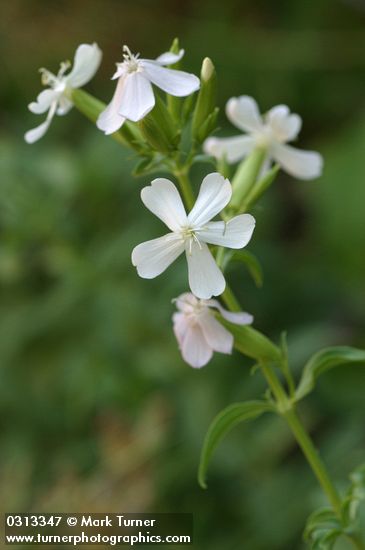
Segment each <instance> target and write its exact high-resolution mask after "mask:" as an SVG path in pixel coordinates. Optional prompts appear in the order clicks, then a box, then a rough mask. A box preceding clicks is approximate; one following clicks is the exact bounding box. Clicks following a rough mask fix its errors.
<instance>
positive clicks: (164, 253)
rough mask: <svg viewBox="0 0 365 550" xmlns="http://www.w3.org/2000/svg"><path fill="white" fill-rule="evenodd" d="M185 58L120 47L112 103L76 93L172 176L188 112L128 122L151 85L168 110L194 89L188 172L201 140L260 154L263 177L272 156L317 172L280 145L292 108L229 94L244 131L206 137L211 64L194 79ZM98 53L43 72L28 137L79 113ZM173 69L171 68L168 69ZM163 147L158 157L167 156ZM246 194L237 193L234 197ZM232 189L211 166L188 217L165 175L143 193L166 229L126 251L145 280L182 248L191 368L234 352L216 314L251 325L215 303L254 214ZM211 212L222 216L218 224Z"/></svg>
mask: <svg viewBox="0 0 365 550" xmlns="http://www.w3.org/2000/svg"><path fill="white" fill-rule="evenodd" d="M183 55H184V50H181V49H179V48H178V47H175V48H174V49H173V51H170V52H165V53H163V54H162V55H160V56H159V57H157V58H156V59H143V58H140V56H139V54H136V55H135V54H132V53H131V51H130V49H129V48H128V47H127V46H124V48H123V61H122V62H120V63H117V64H116V67H117V68H116V72H115V74H114V75H113V76H112V79H113V80H117V85H116V89H115V92H114V95H113V97H112V100H111V101H110V103H109V105H107V106H104V107H100V105H102V104H101V103H100V102H96V103H97V105H98V107H95V105H96V103H95V100H94V98H92V96H90V95H87V94H86V95H85V96H83V97H84V98H85V97H86V98H88V99H87V100H88V102H89V103H88V105H89V107H88V109H89V110H88V113H87V114H88V116H89V118H91V119H92V120H93V121H94V122H95V123H96V126H97V127H98V128H99V129H100V130H101V131H103V132H104V133H105V134H107V135H109V134H116V133H117V132H119V131H120V132H123V131H124V129H125V127H126V126H128V128H134V130H133V132H132V134H133V138H132V141H131V143H132V146H135V142H136V141H137V142H138V147H139V149H138V150H139V151H142V153H141V154H142V155H145V157H146V158H145V159H144V160H143V162H144V163H145V164H146V163H147V166H150V165H152V166H154V167H156V166H158V167H159V166H160V167H164V168H166V167H170V168H171V167H172V168H171V171H172V173H173V174H174V175H175V176H176V177H177V179H178V180H179V174H181V165H180V164H179V162H180V163H181V160H179V159H181V158H182V157H183V156H184V155H185V156H186V153H185V152H184V153H183V150H182V149H181V150H179V149H178V146H177V145H176V143H177V142H176V139H179V136H181V135H182V134H183V132H182V128H179V127H177V126H176V124H177V122H176V121H177V120H178V121H179V123H180V124H181V125H182V126H183V125H184V124H187V128H189V126H188V123H187V122H186V121H187V118H186V117H187V116H189V112H191V109H190V111H189V108H188V107H187V108H186V109H185V111H184V109H182V108H178V110H177V111H174V112H173V113H172V112H169V108H168V107H166V106H165V107H163V109H165V111H163V112H162V118H160V120H159V122H158V124H157V126H156V125H155V126H153V125H152V126H151V125H150V126H149V134H143V126H142V127H140V126H138V127H137V126H135V127H134V126H133V124H135V123H139V122H140V121H142V120H143V119H145V118H146V117H148V115H149V113H151V111H153V110H154V108H155V106H156V109H157V105H156V98H155V94H154V88H153V86H156V87H157V88H159V89H160V90H162V91H163V92H165V93H166V94H167V98H168V101H167V106H171V104H172V102H171V96H172V97H173V98H174V97H181V98H183V97H187V96H190V95H191V94H193V93H194V92H197V91H198V90H200V91H199V95H198V98H197V101H196V104H195V111H194V112H193V114H192V116H191V120H192V123H191V125H190V128H191V130H190V131H191V143H192V145H191V149H190V153H189V154H188V155H187V158H188V159H190V160H189V163H190V164H187V168H188V169H189V167H190V166H191V164H192V162H193V161H194V156H195V155H196V153H197V148H198V146H199V145H201V144H203V149H204V151H205V153H207V154H208V155H211V156H213V157H215V158H216V159H218V160H221V159H225V160H226V161H228V162H229V163H235V162H237V161H240V160H242V159H244V158H245V157H246V156H248V155H250V154H251V152H254V151H255V150H257V149H260V150H263V151H264V152H265V159H264V162H263V164H262V165H261V166H260V170H259V172H260V173H261V174H263V173H264V172H265V171H267V169H268V168H269V166H270V165H271V164H272V162H274V161H275V162H276V163H278V164H279V165H280V166H281V167H282V168H283V169H284V170H286V171H287V172H288V173H289V174H292V175H294V176H296V177H298V178H302V179H310V178H314V177H317V176H318V175H319V174H320V172H321V168H322V159H321V156H320V155H319V154H318V153H315V152H311V151H300V150H298V149H295V148H294V147H292V146H289V145H287V142H290V141H292V140H293V139H295V138H296V137H297V135H298V133H299V130H300V127H301V119H300V117H299V116H298V115H296V114H290V111H289V109H288V107H286V106H285V105H279V106H277V107H274V108H272V109H270V111H269V112H268V113H267V114H266V115H265V116H263V117H262V116H261V115H260V113H259V110H258V107H257V104H256V102H255V101H254V99H252V98H251V97H248V96H241V97H238V98H231V99H230V100H229V101H228V103H227V107H226V112H227V116H228V118H229V120H230V121H231V122H232V123H233V124H234V125H235V126H237V127H238V128H239V129H240V130H242V131H243V132H245V135H243V136H236V137H232V138H216V137H208V136H209V135H210V134H211V133H212V131H213V130H214V128H215V122H216V117H217V109H216V107H215V104H214V83H215V70H214V66H213V64H212V62H211V61H210V60H209V59H208V58H206V59H205V60H204V62H203V66H202V72H201V81H200V79H199V78H198V77H197V76H195V75H194V74H190V73H187V72H184V71H181V70H177V69H176V66H178V64H179V62H180V61H181V59H182V58H183ZM101 57H102V54H101V51H100V49H99V47H98V46H97V44H81V45H80V46H79V47H78V48H77V50H76V53H75V58H74V63H73V67H72V69H71V70H70V71H69V72H67V71H68V70H69V69H70V63H68V62H65V63H62V64H61V68H60V70H59V72H58V74H57V75H54V74H52V73H51V72H49V71H48V70H46V69H41V73H42V82H43V84H44V85H46V86H47V89H46V90H44V91H42V92H41V93H40V94H39V95H38V97H37V101H36V102H33V103H30V105H29V109H30V111H32V112H33V113H35V114H42V113H45V112H47V111H48V114H47V117H46V120H45V121H44V122H43V123H42V124H41V125H40V126H38V127H37V128H34V129H33V130H30V131H28V132H27V133H26V134H25V139H26V141H27V142H28V143H33V142H35V141H36V140H38V139H39V138H41V137H42V136H43V135H44V134H45V132H46V131H47V129H48V127H49V125H50V123H51V121H52V119H53V117H54V116H55V115H56V114H57V115H64V114H66V113H67V112H68V111H69V110H70V109H71V108H72V106H73V105H74V104H75V105H76V106H77V107H78V108H80V110H81V111H82V109H81V107H80V105H78V104H77V103H75V101H74V100H75V97H76V96H75V93H76V91H77V90H78V88H80V87H82V86H84V85H85V84H86V83H87V82H89V80H90V79H91V78H92V77H93V76H94V75H95V73H96V71H97V69H98V67H99V65H100V62H101ZM171 65H173V66H174V68H171V67H169V66H171ZM93 100H94V103H93ZM82 101H84V99H82ZM82 101H81V103H82ZM174 101H175V100H174ZM191 104H192V103H191V102H190V104H188V106H189V105H191ZM90 105H91V107H90ZM175 107H176V106H175ZM90 108H91V109H92V114H91V116H90ZM95 109H96V110H95ZM179 109H180V110H179ZM184 112H185V114H184ZM166 113H167V114H166ZM177 113H178V114H177ZM186 113H188V115H186ZM184 117H185V118H184ZM184 120H185V122H184ZM126 121H127V122H128V125H127V124H125V123H126ZM123 126H124V127H123ZM141 128H142V131H141ZM151 128H152V130H151ZM144 130H146V127H144ZM160 131H161V132H163V131H166V132H167V133H168V132H170V137H171V135H172V136H173V139H172V140H170V141H169V139H170V138H169V139H168V140H167V144H168V146H167V148H165V149H163V148H162V147H158V146H157V147H156V146H155V144H156V143H158V133H159V132H160ZM151 132H152V135H151ZM161 135H162V134H161ZM206 138H207V139H206ZM133 140H134V141H133ZM154 147H155V148H154ZM161 152H164V153H165V157H164V156H163V154H162V153H161ZM196 158H198V157H196ZM164 162H165V164H163V163H164ZM186 162H188V161H186ZM156 163H157V164H156ZM158 163H160V164H158ZM185 173H186V172H185ZM180 183H181V182H180ZM248 183H249V186H248V184H247V181H246V182H244V186H243V191H244V190H245V189H246V187H247V188H248V187H251V188H252V185H255V181H250V182H248ZM245 186H246V187H245ZM182 191H183V192H184V191H185V193H184V199H185V200H186V188H185V189H184V188H183V187H182ZM243 191H242V189H241V191H240V193H241V194H242V192H243ZM234 193H235V188H234V187H233V188H232V185H231V183H230V182H229V181H228V179H226V178H224V177H223V176H222V175H221V174H220V173H218V172H213V173H209V174H208V175H206V176H205V177H204V179H203V181H202V184H201V187H200V190H199V193H198V196H197V198H196V200H195V204H194V201H193V200H190V201H189V202H190V203H191V204H187V205H186V206H189V210H190V211H189V213H187V210H186V208H185V206H184V202H183V200H182V198H181V196H180V193H179V191H178V189H177V187H176V186H175V184H174V183H173V182H172V181H171V180H169V179H167V178H160V177H159V178H156V179H154V180H153V181H152V182H151V184H150V185H149V186H147V187H145V188H144V189H142V192H141V199H142V202H143V203H144V205H145V206H146V207H147V208H148V209H149V210H150V211H151V212H152V213H153V214H155V215H156V216H157V217H158V218H159V219H160V220H161V221H162V222H163V223H164V224H165V225H166V226H167V227H168V229H169V232H168V233H167V234H165V235H163V236H162V237H158V238H155V239H152V240H149V241H146V242H143V243H142V244H139V245H137V246H136V247H135V248H134V250H133V252H132V264H133V265H134V266H135V267H136V269H137V273H138V274H139V275H140V276H141V277H143V278H145V279H152V278H154V277H156V276H158V275H160V274H161V273H163V272H164V271H165V270H166V269H167V268H168V267H169V266H170V265H171V264H172V263H173V262H174V261H175V260H176V259H177V258H178V257H179V256H181V255H182V254H184V253H185V257H186V261H187V271H188V282H189V286H190V291H191V292H186V293H184V294H181V295H180V296H179V297H178V298H177V299H176V300H175V302H176V306H177V309H178V311H177V312H175V313H174V314H173V328H174V332H175V335H176V338H177V341H178V344H179V347H180V350H181V353H182V356H183V358H184V360H185V361H186V362H187V363H188V364H190V365H191V366H193V367H198V368H199V367H202V366H204V365H205V364H206V363H207V362H208V361H209V360H210V359H211V357H212V354H213V351H217V352H221V353H231V352H232V348H233V343H234V342H233V336H232V334H231V333H230V332H229V330H228V329H227V328H225V327H224V326H223V325H222V324H221V323H220V322H219V317H218V318H217V317H216V315H220V316H221V317H222V318H224V319H225V320H226V321H228V323H233V324H237V325H248V324H251V323H252V321H253V318H252V316H251V315H249V314H248V313H243V312H238V313H237V312H235V313H232V312H228V311H226V310H225V309H224V308H223V307H222V306H221V305H220V303H219V302H218V301H217V300H215V299H212V297H213V296H215V297H217V296H220V295H222V294H223V293H224V292H225V288H226V281H225V277H224V275H223V272H222V269H221V266H222V260H223V259H224V257H225V249H226V248H228V249H233V250H235V249H241V248H243V247H245V246H246V245H247V244H248V243H249V241H250V239H251V237H252V234H253V231H254V228H255V219H254V217H253V216H252V215H251V214H248V213H247V212H245V209H244V208H240V207H239V208H237V207H236V206H237V205H236V203H237V200H236V201H235V203H233V200H232V201H231V199H232V198H233V195H234ZM189 196H190V198H191V197H192V195H189ZM240 196H241V195H239V198H240ZM218 215H220V217H221V219H219V220H215V218H216V216H218Z"/></svg>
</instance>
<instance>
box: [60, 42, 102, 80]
mask: <svg viewBox="0 0 365 550" xmlns="http://www.w3.org/2000/svg"><path fill="white" fill-rule="evenodd" d="M102 55H103V54H102V52H101V50H100V48H99V46H98V45H97V44H96V43H95V42H94V44H81V45H80V46H79V47H78V48H77V50H76V53H75V58H74V64H73V68H72V70H71V72H70V73H69V74H68V75H67V77H66V82H67V85H68V86H70V87H72V88H80V87H81V86H84V84H86V83H87V82H89V80H91V79H92V77H93V76H94V75H95V73H96V71H97V70H98V68H99V65H100V63H101V58H102Z"/></svg>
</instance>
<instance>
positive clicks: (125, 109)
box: [118, 69, 167, 122]
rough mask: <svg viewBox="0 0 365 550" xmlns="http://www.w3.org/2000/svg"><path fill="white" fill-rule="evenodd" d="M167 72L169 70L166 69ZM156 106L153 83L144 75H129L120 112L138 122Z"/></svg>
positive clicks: (122, 94) (125, 83)
mask: <svg viewBox="0 0 365 550" xmlns="http://www.w3.org/2000/svg"><path fill="white" fill-rule="evenodd" d="M166 70H167V69H166ZM154 106H155V96H154V95H153V90H152V86H151V83H150V82H149V81H148V80H147V78H145V76H143V74H142V73H136V72H135V73H129V74H127V75H126V76H125V77H124V85H123V89H122V92H121V97H120V104H119V108H118V112H119V114H120V115H122V116H124V117H125V118H128V119H129V120H132V121H133V122H137V121H138V120H141V119H142V118H143V117H144V116H146V115H147V114H148V113H149V112H150V111H151V110H152V109H153V107H154Z"/></svg>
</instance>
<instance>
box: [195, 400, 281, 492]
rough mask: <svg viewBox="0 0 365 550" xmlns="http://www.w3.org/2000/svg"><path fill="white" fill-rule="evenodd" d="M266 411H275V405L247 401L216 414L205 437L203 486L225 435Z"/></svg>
mask: <svg viewBox="0 0 365 550" xmlns="http://www.w3.org/2000/svg"><path fill="white" fill-rule="evenodd" d="M264 412H275V407H274V405H272V404H271V403H269V402H268V401H246V402H245V403H234V404H233V405H230V406H229V407H227V408H226V409H224V410H223V411H221V412H220V413H219V414H218V415H217V416H216V418H215V419H214V420H213V422H212V424H211V425H210V428H209V430H208V432H207V435H206V437H205V441H204V445H203V449H202V453H201V457H200V465H199V474H198V480H199V484H200V485H201V487H203V488H204V489H205V488H206V482H205V477H206V472H207V469H208V465H209V462H210V459H211V457H212V455H213V452H214V451H215V449H216V448H217V446H218V445H219V443H220V442H221V441H222V439H223V437H224V436H225V435H226V434H227V433H228V432H229V431H230V430H232V428H234V426H236V425H237V424H239V423H240V422H246V421H247V420H254V419H255V418H258V417H259V416H261V415H262V414H263V413H264Z"/></svg>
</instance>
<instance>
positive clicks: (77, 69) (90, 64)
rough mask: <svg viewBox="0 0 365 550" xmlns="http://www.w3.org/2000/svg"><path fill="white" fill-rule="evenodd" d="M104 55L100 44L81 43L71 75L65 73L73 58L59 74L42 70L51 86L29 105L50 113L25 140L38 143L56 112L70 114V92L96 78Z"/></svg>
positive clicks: (62, 66)
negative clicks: (95, 75)
mask: <svg viewBox="0 0 365 550" xmlns="http://www.w3.org/2000/svg"><path fill="white" fill-rule="evenodd" d="M101 56H102V53H101V50H100V49H99V47H98V45H97V44H95V43H94V44H81V45H80V46H79V47H78V48H77V50H76V53H75V58H74V64H73V68H72V70H71V71H70V72H69V73H68V74H67V75H66V74H65V72H66V71H67V70H68V69H69V68H70V62H69V61H65V62H63V63H61V66H60V70H59V72H58V74H57V76H55V75H54V74H52V73H51V72H50V71H47V69H40V72H41V73H42V83H43V84H44V85H45V86H48V87H49V89H47V90H43V92H41V93H40V94H39V95H38V97H37V101H33V102H32V103H30V104H29V105H28V108H29V110H30V111H32V113H35V114H36V115H40V114H42V113H45V112H46V111H48V114H47V118H46V120H45V121H44V122H43V123H42V124H41V125H40V126H37V128H34V129H33V130H29V132H27V133H26V134H25V136H24V138H25V141H27V142H28V143H34V142H35V141H37V140H38V139H40V138H41V137H43V136H44V134H45V133H46V132H47V130H48V128H49V125H50V124H51V121H52V118H53V117H54V115H55V114H57V115H65V114H66V113H68V111H69V110H70V109H71V108H72V101H71V100H70V98H69V91H70V90H71V89H73V88H81V86H84V84H86V83H87V82H89V80H91V79H92V77H93V76H94V74H95V73H96V71H97V70H98V68H99V65H100V62H101Z"/></svg>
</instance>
